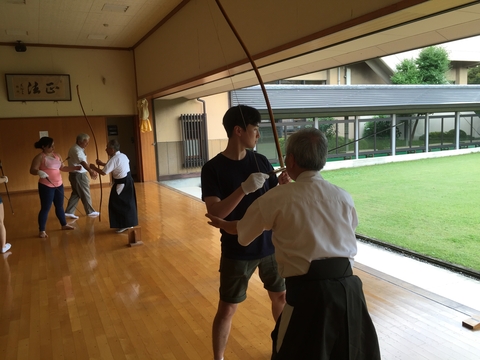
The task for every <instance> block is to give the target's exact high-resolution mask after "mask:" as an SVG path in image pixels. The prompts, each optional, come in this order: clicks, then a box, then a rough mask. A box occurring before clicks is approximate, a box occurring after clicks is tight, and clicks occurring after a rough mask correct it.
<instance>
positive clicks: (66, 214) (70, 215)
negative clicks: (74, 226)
mask: <svg viewBox="0 0 480 360" xmlns="http://www.w3.org/2000/svg"><path fill="white" fill-rule="evenodd" d="M65 217H67V218H71V219H78V216H77V215H75V214H69V213H65Z"/></svg>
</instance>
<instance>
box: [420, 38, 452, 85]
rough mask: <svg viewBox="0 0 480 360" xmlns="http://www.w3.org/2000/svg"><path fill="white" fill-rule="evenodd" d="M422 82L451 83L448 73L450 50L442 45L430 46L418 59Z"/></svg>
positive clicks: (421, 52)
mask: <svg viewBox="0 0 480 360" xmlns="http://www.w3.org/2000/svg"><path fill="white" fill-rule="evenodd" d="M416 64H417V68H418V71H419V74H420V81H421V82H420V83H421V84H437V85H442V84H449V81H448V80H447V77H446V73H447V71H448V70H449V69H450V60H449V58H448V52H447V50H445V49H444V48H442V47H437V46H430V47H427V48H425V49H423V50H422V51H420V54H419V55H418V58H417V60H416Z"/></svg>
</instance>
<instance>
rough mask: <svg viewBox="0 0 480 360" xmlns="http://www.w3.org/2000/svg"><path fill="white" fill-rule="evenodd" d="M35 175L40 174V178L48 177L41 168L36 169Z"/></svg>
mask: <svg viewBox="0 0 480 360" xmlns="http://www.w3.org/2000/svg"><path fill="white" fill-rule="evenodd" d="M37 175H38V176H40V177H41V178H42V179H45V178H48V174H47V173H46V172H45V171H42V170H38V172H37Z"/></svg>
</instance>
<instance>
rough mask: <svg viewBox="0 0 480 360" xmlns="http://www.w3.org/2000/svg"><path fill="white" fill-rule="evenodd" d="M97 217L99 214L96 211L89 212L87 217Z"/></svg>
mask: <svg viewBox="0 0 480 360" xmlns="http://www.w3.org/2000/svg"><path fill="white" fill-rule="evenodd" d="M98 215H100V213H99V212H98V211H94V212H91V213H90V214H88V216H90V217H97V216H98Z"/></svg>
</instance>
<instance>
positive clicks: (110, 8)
mask: <svg viewBox="0 0 480 360" xmlns="http://www.w3.org/2000/svg"><path fill="white" fill-rule="evenodd" d="M129 7H130V6H127V5H114V4H105V5H103V8H102V11H112V12H126V11H127V10H128V8H129Z"/></svg>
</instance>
